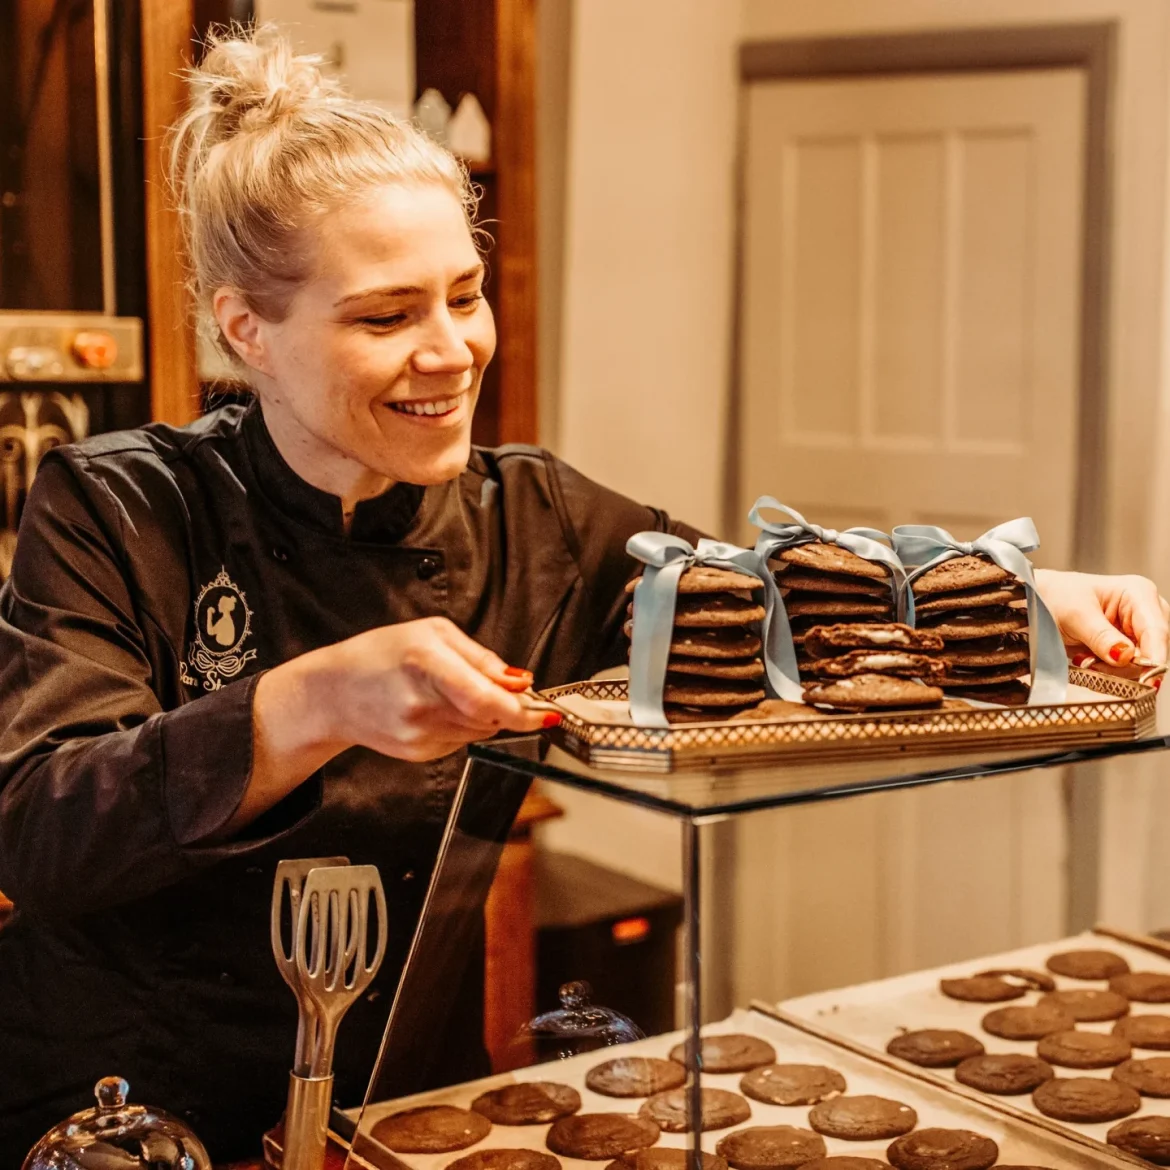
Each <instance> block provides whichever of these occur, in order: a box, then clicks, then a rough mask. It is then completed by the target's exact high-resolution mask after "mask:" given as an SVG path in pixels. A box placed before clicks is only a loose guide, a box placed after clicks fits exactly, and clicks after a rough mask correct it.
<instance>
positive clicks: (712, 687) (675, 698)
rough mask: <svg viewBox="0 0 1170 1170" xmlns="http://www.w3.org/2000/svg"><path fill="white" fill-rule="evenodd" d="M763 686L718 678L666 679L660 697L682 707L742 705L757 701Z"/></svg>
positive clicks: (762, 696)
mask: <svg viewBox="0 0 1170 1170" xmlns="http://www.w3.org/2000/svg"><path fill="white" fill-rule="evenodd" d="M765 693H766V692H765V691H764V688H763V687H761V686H757V685H756V684H755V683H751V682H736V681H735V680H734V679H720V680H719V681H718V682H711V683H709V684H704V683H701V682H681V681H680V682H672V681H670V680H669V679H667V680H666V682H665V683H664V685H663V687H662V699H663V702H666V703H678V704H680V705H681V706H684V707H743V706H746V705H747V704H750V703H758V702H759V701H760V700H761V699H762V698H764V695H765Z"/></svg>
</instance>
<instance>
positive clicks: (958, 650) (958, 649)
mask: <svg viewBox="0 0 1170 1170" xmlns="http://www.w3.org/2000/svg"><path fill="white" fill-rule="evenodd" d="M992 641H993V642H995V643H996V645H995V647H994V648H993V649H990V650H981V649H972V646H976V645H981V644H982V643H981V642H980V640H979V639H973V640H972V641H970V642H955V643H953V644H952V645H950V646H948V647H947V648H946V650H945V651H944V655H945V657H946V660H947V661H948V662H949V663H951V665H952V666H955V667H957V668H959V669H961V670H968V669H971V668H973V667H980V666H1004V665H1005V664H1007V663H1009V662H1027V661H1028V643H1027V642H1025V641H1024V640H1023V639H1022V638H1016V639H1004V640H1003V641H1002V643H1001V640H1000V639H998V638H993V639H992Z"/></svg>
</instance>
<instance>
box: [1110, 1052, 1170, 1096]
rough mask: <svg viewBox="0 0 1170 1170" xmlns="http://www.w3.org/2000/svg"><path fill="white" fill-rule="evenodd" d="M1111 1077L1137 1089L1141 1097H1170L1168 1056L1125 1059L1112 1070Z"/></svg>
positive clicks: (1169, 1063) (1169, 1061) (1169, 1057)
mask: <svg viewBox="0 0 1170 1170" xmlns="http://www.w3.org/2000/svg"><path fill="white" fill-rule="evenodd" d="M1113 1079H1114V1080H1115V1081H1120V1082H1121V1083H1122V1084H1123V1085H1129V1087H1130V1088H1131V1089H1137V1091H1138V1092H1139V1093H1141V1095H1142V1096H1143V1097H1170V1056H1150V1057H1147V1058H1146V1059H1145V1060H1127V1061H1126V1062H1125V1063H1124V1064H1119V1065H1118V1066H1117V1067H1116V1068H1115V1069H1114V1070H1113Z"/></svg>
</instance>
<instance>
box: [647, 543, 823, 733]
mask: <svg viewBox="0 0 1170 1170" xmlns="http://www.w3.org/2000/svg"><path fill="white" fill-rule="evenodd" d="M626 552H628V553H629V554H630V556H632V557H636V558H637V559H638V560H640V561H642V562H643V563H644V564H645V566H646V568H645V570H644V571H643V573H642V579H641V580H640V581H639V582H638V586H637V588H636V589H635V590H634V632H633V637H632V639H631V643H630V713H631V714H632V715H633V718H634V722H635V723H637V724H638V726H640V727H669V726H670V722H669V721H668V720H667V718H666V713H665V711H664V710H663V707H662V691H663V685H664V683H665V680H666V669H667V664H668V662H669V661H670V643H671V639H672V636H673V633H674V607H675V601H676V599H677V597H678V583H679V578H680V577H681V576H682V575H683V573H684V572H685V571H686V570H687V569H689V568H692V567H694V566H697V565H703V566H709V567H711V568H715V569H730V570H731V571H732V572H737V573H746V574H747V575H748V576H751V577H756V578H758V579H759V582H760V588H762V589H763V591H764V620H763V622H762V623H761V628H760V637H761V640H762V642H763V644H764V667H765V672H766V677H765V689H766V691H767V693H768V694H769V696H770V697H771V698H780V699H789V700H792V701H795V702H799V701H800V698H801V694H802V689H801V686H800V681H799V677H798V675H797V672H796V655H795V654H794V653H793V650H792V639H791V637H789V638H787V639H786V641H787V653H788V656H789V658H790V659H791V673H787V672H786V671H785V670H784V669H782V668H783V666H784V664H785V662H784V650H785V647H784V646H782V645H780V644H779V641H780V638H781V624H780V623H779V622H778V621H777V620H776V619H777V615H781V616H782V615H783V614H784V604H783V602H782V601H781V600H780V590H779V589H777V588H776V582H775V581H774V580H773V578H772V574H771V572H770V571H769V570H768V565H767V562H766V561H764V559H763V558H762V557H761V556H760V555H759V553H757V552H754V551H753V550H752V549H750V548H740V547H739V545H736V544H724V543H723V542H722V541H718V540H700V541H699V544H698V547H697V548H696V547H695V546H694V545H692V544H691V543H690V542H689V541H687V540H684V539H683V538H682V537H681V536H674V535H673V534H671V533H669V532H638V533H636V534H635V535H634V536H631V537H630V539H629V541H628V542H627V543H626ZM787 626H788V622H787V619H785V620H784V622H783V629H784V630H787Z"/></svg>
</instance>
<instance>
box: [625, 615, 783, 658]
mask: <svg viewBox="0 0 1170 1170" xmlns="http://www.w3.org/2000/svg"><path fill="white" fill-rule="evenodd" d="M632 631H633V623H632V622H627V623H626V637H629V636H630V634H631V632H632ZM759 652H760V639H759V638H757V637H756V635H755V634H750V633H746V632H745V631H743V630H737V629H726V630H675V631H674V633H673V634H671V636H670V654H671V657H672V658H673V657H675V656H676V655H678V656H681V657H683V658H755V657H756V656H757V655H758V654H759Z"/></svg>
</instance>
